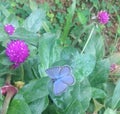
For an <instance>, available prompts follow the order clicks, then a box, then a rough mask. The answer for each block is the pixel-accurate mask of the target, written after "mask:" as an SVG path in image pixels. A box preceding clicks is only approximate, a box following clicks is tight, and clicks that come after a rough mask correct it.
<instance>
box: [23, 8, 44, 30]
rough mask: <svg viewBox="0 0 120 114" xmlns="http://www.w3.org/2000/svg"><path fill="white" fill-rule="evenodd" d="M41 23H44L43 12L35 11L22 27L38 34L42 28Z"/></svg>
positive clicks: (40, 10)
mask: <svg viewBox="0 0 120 114" xmlns="http://www.w3.org/2000/svg"><path fill="white" fill-rule="evenodd" d="M43 21H45V11H44V10H42V9H37V10H35V11H33V12H32V13H31V14H30V16H29V17H28V18H27V19H26V20H25V22H24V25H23V26H24V27H25V29H26V30H28V31H31V32H38V31H39V30H40V29H41V27H42V23H43Z"/></svg>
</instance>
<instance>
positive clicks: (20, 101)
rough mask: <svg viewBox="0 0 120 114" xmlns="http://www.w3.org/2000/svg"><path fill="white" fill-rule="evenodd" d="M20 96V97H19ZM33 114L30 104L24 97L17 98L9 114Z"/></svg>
mask: <svg viewBox="0 0 120 114" xmlns="http://www.w3.org/2000/svg"><path fill="white" fill-rule="evenodd" d="M18 96H19V95H18ZM21 113H22V114H32V113H31V111H30V108H29V106H28V104H27V103H26V102H25V100H24V98H22V96H19V97H16V98H14V99H13V100H12V102H11V103H10V106H9V109H8V113H7V114H21Z"/></svg>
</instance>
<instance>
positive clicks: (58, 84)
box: [46, 65, 74, 95]
mask: <svg viewBox="0 0 120 114" xmlns="http://www.w3.org/2000/svg"><path fill="white" fill-rule="evenodd" d="M46 73H47V74H48V76H49V77H50V78H51V79H52V80H53V92H54V94H55V95H59V94H61V93H63V92H64V91H65V90H66V89H67V88H68V86H70V85H72V84H73V83H74V77H73V74H72V72H71V68H70V67H69V66H67V65H66V66H59V67H53V68H49V69H47V70H46Z"/></svg>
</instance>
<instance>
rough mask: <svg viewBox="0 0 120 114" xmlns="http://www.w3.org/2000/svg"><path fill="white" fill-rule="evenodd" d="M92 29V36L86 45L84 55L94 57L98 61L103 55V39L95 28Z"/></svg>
mask: <svg viewBox="0 0 120 114" xmlns="http://www.w3.org/2000/svg"><path fill="white" fill-rule="evenodd" d="M92 29H93V34H92V36H91V39H90V41H89V42H88V44H87V47H86V49H85V53H87V54H88V53H89V54H92V55H94V56H96V59H97V60H100V59H101V58H103V57H104V55H105V47H104V38H103V37H102V35H101V34H100V33H99V32H98V31H99V29H98V28H97V27H95V28H92Z"/></svg>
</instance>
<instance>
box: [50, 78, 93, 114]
mask: <svg viewBox="0 0 120 114" xmlns="http://www.w3.org/2000/svg"><path fill="white" fill-rule="evenodd" d="M50 96H51V98H52V100H53V102H54V103H55V104H56V106H57V107H58V108H60V109H61V111H62V112H61V113H63V114H72V113H73V112H74V113H75V114H76V113H80V114H84V113H85V111H86V110H87V108H88V106H89V103H90V99H91V87H90V84H89V81H88V80H87V79H84V80H83V81H82V82H79V81H77V82H76V83H75V85H74V86H71V87H68V89H67V90H66V91H65V92H64V93H62V94H61V95H60V96H55V95H54V94H53V91H50Z"/></svg>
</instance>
